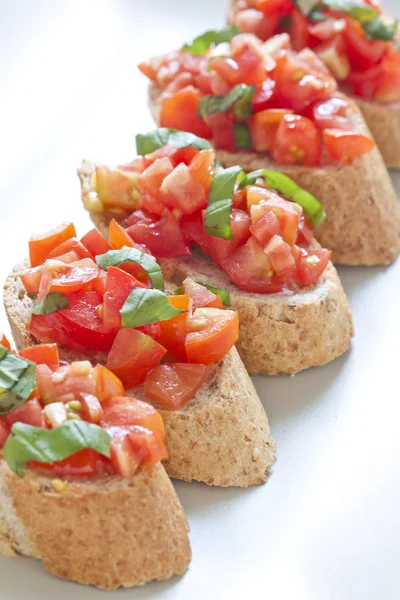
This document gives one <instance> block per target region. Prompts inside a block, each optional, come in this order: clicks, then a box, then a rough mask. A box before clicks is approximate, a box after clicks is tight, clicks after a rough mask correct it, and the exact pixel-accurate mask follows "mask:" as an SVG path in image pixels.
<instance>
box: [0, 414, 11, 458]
mask: <svg viewBox="0 0 400 600" xmlns="http://www.w3.org/2000/svg"><path fill="white" fill-rule="evenodd" d="M9 435H10V429H9V427H7V425H6V424H5V423H3V422H2V419H1V418H0V450H1V449H2V448H3V447H4V444H5V443H6V441H7V438H8V436H9Z"/></svg>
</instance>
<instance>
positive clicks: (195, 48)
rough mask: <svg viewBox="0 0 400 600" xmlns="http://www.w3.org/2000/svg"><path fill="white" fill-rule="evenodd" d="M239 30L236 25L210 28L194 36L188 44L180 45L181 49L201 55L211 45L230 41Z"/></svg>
mask: <svg viewBox="0 0 400 600" xmlns="http://www.w3.org/2000/svg"><path fill="white" fill-rule="evenodd" d="M240 32H241V31H240V29H239V27H237V26H236V25H231V26H230V27H224V28H223V29H220V30H218V31H217V30H215V29H212V30H210V31H206V32H205V33H203V34H201V35H199V36H198V37H196V38H195V39H194V40H193V41H192V42H191V43H190V44H185V45H184V46H183V47H182V50H184V52H191V53H192V54H197V55H200V56H201V55H202V54H205V53H206V52H207V50H208V49H209V48H211V46H217V45H218V44H222V43H223V42H230V41H231V39H232V38H234V37H235V35H238V34H239V33H240Z"/></svg>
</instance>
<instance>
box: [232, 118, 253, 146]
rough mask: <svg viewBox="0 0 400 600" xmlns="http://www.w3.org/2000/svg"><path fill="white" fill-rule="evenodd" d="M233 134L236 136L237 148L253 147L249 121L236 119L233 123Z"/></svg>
mask: <svg viewBox="0 0 400 600" xmlns="http://www.w3.org/2000/svg"><path fill="white" fill-rule="evenodd" d="M233 135H234V137H235V146H236V148H252V147H253V142H252V140H251V134H250V129H249V126H248V125H247V123H242V122H240V121H235V122H234V123H233Z"/></svg>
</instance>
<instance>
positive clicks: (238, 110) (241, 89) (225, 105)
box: [197, 83, 256, 120]
mask: <svg viewBox="0 0 400 600" xmlns="http://www.w3.org/2000/svg"><path fill="white" fill-rule="evenodd" d="M255 90H256V86H255V85H251V86H249V85H245V84H244V83H240V84H239V85H235V86H234V87H233V88H232V89H231V91H230V92H229V94H223V95H222V96H203V97H202V98H200V102H199V109H198V111H197V115H198V116H199V117H200V118H204V117H205V116H207V115H212V114H215V113H224V112H226V111H227V110H229V109H230V108H231V107H232V106H233V105H235V107H234V109H233V112H234V114H235V115H236V116H237V117H238V119H242V120H244V119H247V118H248V117H251V115H252V114H253V106H252V104H251V99H252V97H253V94H254V92H255Z"/></svg>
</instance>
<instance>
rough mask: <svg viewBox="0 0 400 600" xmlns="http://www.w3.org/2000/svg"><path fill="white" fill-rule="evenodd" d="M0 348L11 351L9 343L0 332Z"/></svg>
mask: <svg viewBox="0 0 400 600" xmlns="http://www.w3.org/2000/svg"><path fill="white" fill-rule="evenodd" d="M0 346H4V348H7V350H11V345H10V342H9V341H8V339H7V338H6V336H5V335H4V333H2V332H0Z"/></svg>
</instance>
